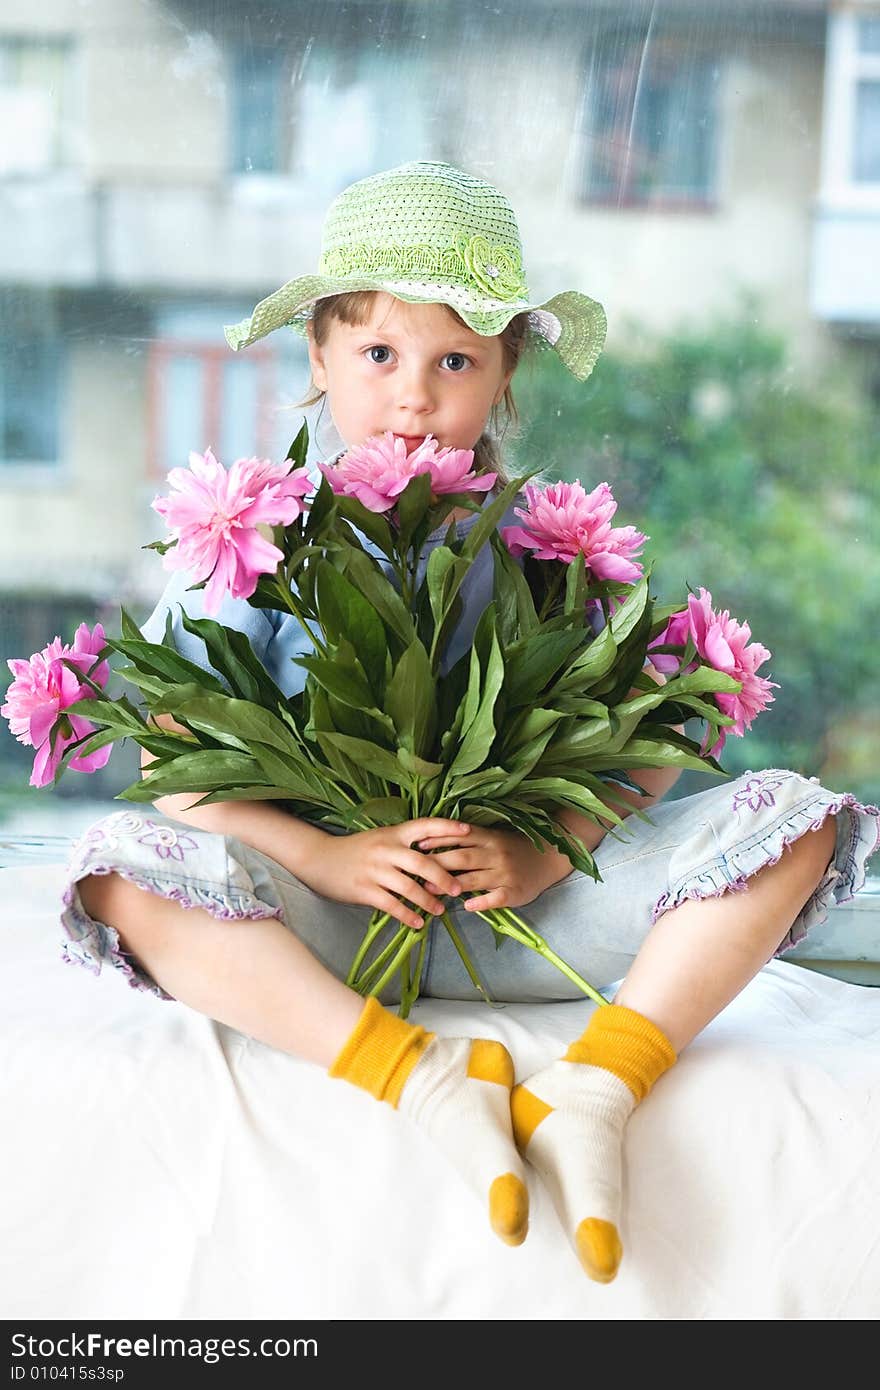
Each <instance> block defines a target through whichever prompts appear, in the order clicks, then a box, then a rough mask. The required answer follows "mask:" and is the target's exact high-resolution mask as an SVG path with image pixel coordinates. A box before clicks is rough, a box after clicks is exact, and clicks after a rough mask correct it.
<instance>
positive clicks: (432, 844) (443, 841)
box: [419, 831, 465, 849]
mask: <svg viewBox="0 0 880 1390" xmlns="http://www.w3.org/2000/svg"><path fill="white" fill-rule="evenodd" d="M464 839H465V836H463V835H459V833H458V831H456V833H455V834H454V835H432V836H430V838H429V839H427V840H419V849H435V848H436V846H437V845H451V844H455V842H456V841H457V840H460V841H464Z"/></svg>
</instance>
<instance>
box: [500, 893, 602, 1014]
mask: <svg viewBox="0 0 880 1390" xmlns="http://www.w3.org/2000/svg"><path fill="white" fill-rule="evenodd" d="M474 911H475V915H476V916H477V917H482V919H483V921H484V922H488V923H489V925H490V926H492V927H494V928H495V930H496V931H500V932H501V933H502V935H503V936H509V937H512V938H513V940H514V941H519V942H520V943H521V945H523V946H528V947H529V949H530V950H532V951H537V953H538V955H539V956H543V958H544V960H546V961H549V962H550V964H551V965H555V966H556V968H557V970H561V971H562V973H563V975H565V977H566V978H567V979H569V980H571V982H572V984H573V985H577V987H578V989H580V990H583V992H584V994H587V995H589V997H590V998H591V999H593V1000H595V1002H596V1003H597V1004H607V1003H608V1002H609V1001H608V1000H607V999H606V998H605V997H604V995H602V994H600V993H599V991H598V990H597V989H594V988H593V986H592V985H591V984H588V983H587V981H586V980H584V979H583V978H582V977H581V976H580V975H579V974H578V973H577V971H576V970H573V969H572V967H571V966H570V965H569V964H568V963H567V962H566V961H564V960H563V959H562V957H561V956H558V955H557V954H556V952H555V951H554V950H552V949H551V948H550V947H549V946H548V945H547V942H546V941H545V940H544V938H543V937H542V936H539V935H538V933H537V932H536V931H535V930H534V928H533V927H530V926H529V925H528V924H527V923H526V922H524V921H523V920H522V918H521V917H518V916H517V915H516V913H515V912H512V911H511V909H510V908H506V907H505V908H492V909H491V910H490V911H489V912H480V911H479V910H477V909H475V910H474Z"/></svg>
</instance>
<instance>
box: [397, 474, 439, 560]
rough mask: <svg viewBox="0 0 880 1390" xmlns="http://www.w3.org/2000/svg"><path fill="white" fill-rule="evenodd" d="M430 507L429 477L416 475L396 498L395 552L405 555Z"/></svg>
mask: <svg viewBox="0 0 880 1390" xmlns="http://www.w3.org/2000/svg"><path fill="white" fill-rule="evenodd" d="M430 506H431V475H430V473H417V474H416V476H415V477H414V478H411V479H410V481H409V482H408V483H407V485H406V487H405V488H404V489H403V492H401V493H400V495H399V496H398V498H397V550H398V553H399V554H401V555H405V554H406V552H407V551H408V550H409V548H410V546H411V545H412V544H413V541H414V539H415V532H416V528H417V527H418V526H419V523H420V522H422V521H423V520H424V518H425V516H426V515H427V513H428V511H429V509H430Z"/></svg>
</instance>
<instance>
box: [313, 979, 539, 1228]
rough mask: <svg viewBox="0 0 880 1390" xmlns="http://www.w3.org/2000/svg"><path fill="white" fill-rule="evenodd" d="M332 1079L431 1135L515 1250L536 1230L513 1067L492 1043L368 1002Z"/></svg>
mask: <svg viewBox="0 0 880 1390" xmlns="http://www.w3.org/2000/svg"><path fill="white" fill-rule="evenodd" d="M330 1075H331V1076H334V1077H341V1078H342V1079H343V1080H345V1081H350V1082H351V1083H352V1084H353V1085H355V1086H360V1087H361V1088H362V1089H363V1090H365V1091H369V1093H370V1095H372V1096H375V1097H376V1099H377V1100H384V1101H387V1102H388V1104H389V1105H393V1106H394V1107H395V1109H397V1110H399V1111H400V1112H401V1113H402V1114H404V1115H408V1116H409V1117H410V1119H412V1120H414V1121H415V1123H416V1124H418V1125H420V1126H421V1127H422V1129H424V1130H426V1131H427V1132H428V1134H430V1135H431V1137H432V1139H433V1140H434V1142H435V1143H436V1144H437V1145H438V1146H439V1148H440V1149H441V1150H442V1151H443V1152H444V1153H445V1154H446V1156H447V1158H449V1159H450V1160H451V1162H452V1163H454V1164H455V1166H456V1168H458V1170H459V1172H460V1173H461V1175H462V1177H463V1178H464V1179H465V1181H466V1182H467V1183H468V1184H469V1185H470V1187H471V1188H472V1189H473V1191H474V1192H475V1193H476V1194H477V1196H478V1197H479V1199H480V1201H481V1202H483V1203H487V1204H488V1209H489V1222H490V1224H491V1226H492V1229H493V1231H494V1232H495V1234H496V1235H498V1236H500V1237H501V1239H502V1240H503V1241H504V1242H505V1243H506V1244H507V1245H521V1244H522V1242H523V1241H524V1240H525V1238H526V1233H527V1231H528V1228H529V1197H528V1189H527V1187H526V1183H525V1171H524V1169H523V1165H522V1161H521V1159H520V1156H519V1154H518V1152H517V1149H516V1145H515V1143H514V1139H513V1129H512V1125H511V1116H510V1092H511V1088H512V1086H513V1076H514V1074H513V1061H512V1059H511V1056H510V1053H509V1052H508V1050H507V1048H506V1047H505V1046H504V1044H503V1043H500V1042H496V1041H494V1040H493V1039H489V1038H440V1037H437V1035H436V1034H435V1033H428V1032H426V1031H425V1029H424V1028H421V1027H418V1026H415V1025H413V1024H411V1023H407V1022H406V1020H405V1019H402V1018H399V1017H398V1016H397V1015H396V1014H392V1013H389V1012H388V1010H387V1009H384V1008H383V1007H382V1005H381V1004H380V1003H378V1001H377V1000H376V999H368V1000H367V1001H366V1003H365V1005H364V1008H363V1012H362V1013H361V1016H360V1018H359V1019H358V1022H357V1024H356V1025H355V1028H354V1030H353V1032H352V1034H351V1036H350V1037H349V1038H348V1041H347V1042H346V1043H345V1046H344V1047H343V1049H342V1051H341V1052H340V1053H339V1056H338V1057H337V1058H336V1060H335V1061H334V1062H333V1065H332V1066H331V1067H330Z"/></svg>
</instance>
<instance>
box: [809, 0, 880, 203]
mask: <svg viewBox="0 0 880 1390" xmlns="http://www.w3.org/2000/svg"><path fill="white" fill-rule="evenodd" d="M825 90H826V94H827V101H826V107H825V128H824V133H823V198H824V201H825V203H826V204H831V205H834V204H837V205H840V204H847V205H849V206H855V207H859V206H871V207H874V208H876V207H877V205H878V203H880V6H878V8H877V10H876V12H873V13H868V14H866V13H864V12H863V11H856V10H855V9H852V8H840V9H834V10H832V11H831V13H830V14H829V16H828V45H827V57H826V73H825Z"/></svg>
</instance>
